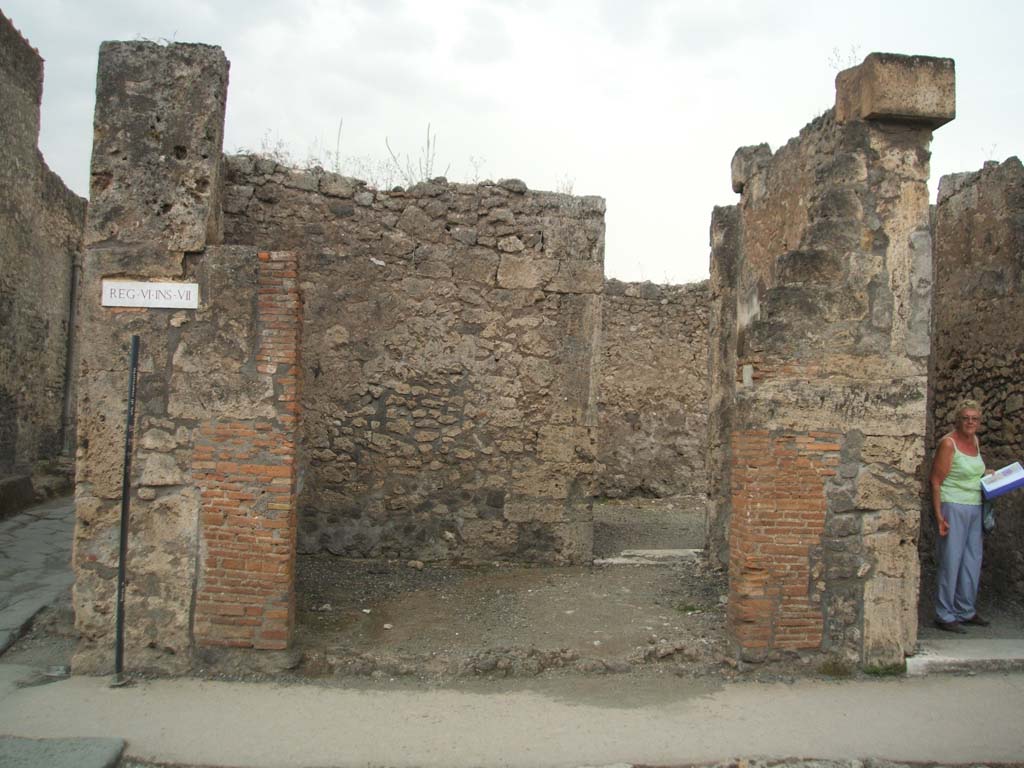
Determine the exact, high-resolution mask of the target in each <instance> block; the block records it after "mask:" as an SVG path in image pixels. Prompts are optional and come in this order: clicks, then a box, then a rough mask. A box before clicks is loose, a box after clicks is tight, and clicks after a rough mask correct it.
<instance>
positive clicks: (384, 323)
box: [225, 156, 604, 562]
mask: <svg viewBox="0 0 1024 768" xmlns="http://www.w3.org/2000/svg"><path fill="white" fill-rule="evenodd" d="M225 194H226V202H225V228H226V229H225V237H226V240H227V241H228V242H234V243H246V244H255V243H261V244H264V245H265V246H268V247H274V248H281V249H294V250H297V251H298V252H299V253H300V254H301V263H302V273H303V283H302V290H303V293H304V301H305V326H304V327H305V331H304V336H303V360H304V372H305V390H304V392H305V395H304V410H305V431H304V434H303V444H304V446H305V449H306V453H307V472H306V476H305V480H304V489H303V493H302V496H301V501H300V510H301V512H300V518H301V519H300V537H299V548H300V551H301V552H316V551H320V550H324V549H326V550H328V551H330V552H333V553H336V554H342V555H349V556H370V557H401V558H417V559H423V560H438V559H462V560H470V561H473V560H495V559H516V560H528V561H529V560H533V561H548V562H581V561H586V560H588V559H589V558H590V555H591V549H592V526H591V512H590V509H589V507H588V505H587V503H586V500H587V498H588V497H589V495H590V491H591V485H592V482H593V472H594V460H595V455H594V453H595V432H596V402H595V400H596V393H595V387H594V366H595V349H596V344H597V336H598V333H599V331H600V322H601V319H600V307H601V304H600V301H601V296H600V294H601V291H602V288H603V279H604V278H603V257H604V202H603V200H601V199H599V198H573V197H569V196H566V195H558V194H549V193H539V192H531V191H528V190H527V189H526V187H525V185H524V184H522V182H517V181H508V182H502V183H499V184H481V185H475V186H468V185H460V184H448V183H447V182H444V181H443V180H438V181H436V182H431V183H425V184H420V185H417V186H415V187H413V188H412V189H410V190H408V191H401V190H395V191H392V192H375V191H372V190H369V189H367V188H366V187H365V186H364V185H362V183H361V182H356V181H354V180H352V179H346V178H343V177H339V176H335V175H333V174H327V173H323V172H318V171H317V172H302V171H292V170H288V169H286V168H283V167H281V166H277V165H275V164H274V163H273V162H270V161H266V160H258V159H255V158H252V157H246V156H240V157H233V158H228V159H227V188H226V192H225Z"/></svg>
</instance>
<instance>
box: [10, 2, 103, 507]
mask: <svg viewBox="0 0 1024 768" xmlns="http://www.w3.org/2000/svg"><path fill="white" fill-rule="evenodd" d="M42 88H43V62H42V59H40V57H39V54H38V53H36V51H35V50H34V49H33V48H32V47H31V46H30V45H29V44H28V43H27V42H26V41H25V40H24V39H23V38H22V37H21V35H20V34H19V33H18V31H17V30H16V29H15V28H14V27H13V26H12V25H11V23H10V21H8V19H7V18H6V17H4V16H3V14H2V13H0V104H3V109H0V136H2V137H3V141H2V142H0V480H2V479H3V477H4V475H8V474H12V473H27V472H28V471H30V470H31V467H32V465H33V464H34V463H35V462H37V461H39V460H41V459H49V458H53V457H56V456H58V455H59V454H60V453H61V451H62V449H63V426H62V421H63V416H64V395H65V381H66V378H67V377H66V375H65V367H66V365H67V348H68V337H69V333H70V332H71V328H70V327H69V326H70V323H69V317H70V302H71V282H72V275H73V265H74V262H75V259H76V258H78V255H79V253H80V251H81V245H82V228H83V226H84V224H85V200H83V199H82V198H80V197H78V196H77V195H75V194H74V193H72V192H71V191H69V190H68V189H67V187H65V186H64V183H63V182H62V181H61V180H60V178H59V177H58V176H57V175H56V174H54V173H53V172H52V171H51V170H50V169H49V168H47V167H46V163H45V162H44V161H43V157H42V155H41V154H40V153H39V150H38V149H37V148H36V147H37V141H38V138H39V103H40V99H41V97H42ZM3 487H4V486H3V485H2V484H0V514H2V513H3V511H4V508H5V506H6V504H5V498H4V496H5V493H4V490H3Z"/></svg>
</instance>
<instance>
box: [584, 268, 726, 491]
mask: <svg viewBox="0 0 1024 768" xmlns="http://www.w3.org/2000/svg"><path fill="white" fill-rule="evenodd" d="M601 316H602V323H601V346H600V355H601V356H600V380H599V389H598V392H599V394H598V412H599V414H600V430H599V437H598V458H599V460H600V462H601V465H602V466H601V474H600V477H599V479H598V483H597V486H598V491H599V493H601V494H602V495H604V496H609V497H613V498H620V497H625V496H634V495H642V496H657V497H663V496H673V495H686V496H694V497H699V498H700V499H701V501H703V497H704V495H705V493H706V490H707V472H706V469H705V466H704V464H705V446H706V439H707V345H708V334H707V328H708V284H707V283H706V282H702V283H694V284H691V285H666V286H658V285H654V284H652V283H623V282H619V281H618V280H609V281H607V282H606V283H605V291H604V300H603V306H602V309H601Z"/></svg>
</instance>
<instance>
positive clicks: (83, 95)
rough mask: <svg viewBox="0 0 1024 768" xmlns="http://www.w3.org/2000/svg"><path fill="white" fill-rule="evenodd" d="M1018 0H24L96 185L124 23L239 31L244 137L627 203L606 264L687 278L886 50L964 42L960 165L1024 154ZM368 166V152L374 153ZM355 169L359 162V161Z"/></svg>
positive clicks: (182, 36)
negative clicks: (844, 87)
mask: <svg viewBox="0 0 1024 768" xmlns="http://www.w3.org/2000/svg"><path fill="white" fill-rule="evenodd" d="M1022 9H1024V4H1022V3H1018V2H1010V1H1009V0H1007V1H1006V2H980V1H979V0H972V2H965V0H957V2H940V1H937V0H930V1H929V2H899V1H898V0H888V2H885V1H877V0H857V1H856V2H845V3H841V4H840V3H831V2H824V1H819V2H774V3H770V2H753V0H748V1H747V2H739V1H734V2H730V1H729V0H716V1H714V2H705V1H704V0H688V1H686V2H683V1H682V0H591V1H590V2H587V1H586V0H478V1H477V2H472V1H470V0H464V1H463V0H458V1H457V0H450V1H449V0H429V1H428V0H419V1H415V0H333V1H327V0H324V1H323V2H314V1H308V2H307V1H303V2H288V0H244V2H243V1H235V0H230V1H226V2H185V1H183V0H158V1H157V2H151V1H150V0H141V1H138V2H111V1H110V0H78V1H77V2H67V1H64V0H4V3H3V11H4V13H5V14H6V15H7V16H8V17H10V18H11V19H12V21H13V22H14V24H15V26H16V27H18V29H20V30H21V32H22V34H24V35H25V36H26V37H27V38H28V39H29V41H30V42H31V43H32V44H33V45H34V46H35V47H36V48H38V49H39V51H40V53H41V54H42V56H43V58H44V59H45V61H46V70H45V72H46V81H45V86H44V95H43V116H42V134H41V137H40V145H41V148H42V151H43V153H44V155H45V157H46V159H47V162H48V163H49V164H50V167H51V168H53V169H54V170H55V171H57V173H59V174H60V175H61V176H62V177H63V178H64V180H65V182H67V183H68V185H69V186H71V187H72V188H73V189H74V190H75V191H76V192H78V193H79V194H82V195H86V194H87V191H88V167H89V152H90V149H91V143H92V111H93V94H94V90H95V75H96V54H97V50H98V48H99V44H100V42H101V41H103V40H131V39H136V38H146V39H151V40H157V41H163V40H169V41H174V42H203V43H210V44H215V45H219V46H221V47H222V48H223V49H224V50H225V52H226V54H227V57H228V59H229V60H230V62H231V82H230V86H229V90H228V108H227V126H226V138H225V151H228V152H231V151H236V150H239V149H259V148H260V147H261V146H266V145H267V144H268V143H269V144H270V145H276V144H283V145H284V146H287V147H288V148H289V150H290V151H291V153H292V155H293V156H294V157H295V158H296V159H297V160H299V161H300V162H302V161H305V159H306V157H307V156H308V155H309V153H310V151H311V150H312V152H313V153H314V154H317V153H319V154H321V155H323V150H324V149H326V150H328V151H330V152H333V150H334V147H335V141H336V134H337V127H338V123H339V120H343V121H344V128H343V131H342V136H341V152H340V154H341V156H342V157H343V158H347V160H346V163H347V167H348V169H349V170H352V169H356V170H358V169H359V168H360V167H362V168H365V167H366V165H367V163H369V162H371V161H383V160H384V159H386V158H387V156H388V154H387V149H386V148H385V144H384V140H385V138H388V139H389V141H390V144H391V146H392V148H393V149H394V150H395V151H396V152H397V153H398V154H399V155H400V156H402V155H409V156H411V157H412V158H413V159H415V158H416V157H417V155H418V154H419V153H420V151H421V148H422V147H423V144H424V141H425V134H426V129H427V125H428V124H430V125H431V126H432V129H433V130H434V132H435V133H436V136H437V145H436V146H437V161H436V165H435V173H436V174H438V175H439V174H441V173H442V172H444V171H445V170H446V169H447V175H448V177H449V178H450V179H451V180H455V181H466V180H473V179H474V178H479V179H485V178H491V179H498V178H508V177H516V178H521V179H523V180H524V181H525V182H526V183H527V184H528V185H529V186H530V187H531V188H533V189H563V190H564V188H565V187H566V185H567V184H570V183H571V185H572V190H573V191H574V193H575V194H586V195H601V196H602V197H604V198H605V199H606V200H607V201H608V213H607V239H606V258H605V263H606V272H607V274H608V275H609V276H611V277H618V278H620V279H624V280H653V281H655V282H688V281H691V280H701V279H704V278H705V277H706V276H707V272H708V225H709V222H710V215H711V208H712V206H714V205H728V204H731V203H734V202H735V201H736V199H737V196H736V195H734V194H733V192H732V190H731V188H730V183H729V162H730V160H731V158H732V155H733V152H734V151H735V150H736V148H737V147H739V146H743V145H747V144H758V143H761V142H768V143H769V144H770V145H771V147H772V149H773V150H774V149H777V148H778V147H779V146H780V145H781V144H784V143H785V142H786V141H787V140H788V139H789V138H791V137H792V136H795V135H796V134H797V133H798V131H799V130H800V128H801V127H802V126H803V125H805V124H806V123H807V122H809V121H810V120H811V119H812V118H814V117H815V116H816V115H818V114H820V113H821V112H823V111H825V110H826V109H828V108H829V107H831V106H832V104H833V103H834V98H835V95H834V94H835V90H834V88H835V87H834V78H835V74H836V71H837V69H839V68H842V67H845V66H849V65H850V64H851V63H854V61H855V60H856V61H857V62H859V61H860V60H861V59H862V58H863V57H864V56H865V55H866V54H867V53H869V52H871V51H891V52H897V53H914V54H925V55H933V56H950V57H953V58H955V59H956V69H957V115H958V117H957V119H956V121H954V122H953V123H950V124H948V125H946V126H944V127H943V128H940V129H939V130H938V131H937V132H936V134H935V140H934V142H933V144H932V151H933V158H932V179H933V182H932V190H933V193H934V189H935V187H936V186H937V179H938V178H939V176H941V175H944V174H946V173H952V172H956V171H965V170H975V169H977V168H978V167H980V166H981V164H982V163H983V162H984V161H986V160H1003V159H1005V158H1006V157H1008V156H1010V155H1014V154H1019V153H1020V152H1021V151H1022V147H1021V144H1022V141H1021V137H1022V135H1024V131H1022V126H1024V65H1022V64H1021V57H1020V47H1021V44H1020V32H1021V29H1022V28H1024V10H1022ZM360 162H361V163H362V166H360ZM344 167H346V166H343V168H344Z"/></svg>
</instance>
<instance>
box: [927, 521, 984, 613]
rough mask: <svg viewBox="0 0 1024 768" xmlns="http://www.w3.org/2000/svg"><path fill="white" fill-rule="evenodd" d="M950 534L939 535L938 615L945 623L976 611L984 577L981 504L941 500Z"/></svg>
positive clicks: (936, 607) (936, 595) (936, 606)
mask: <svg viewBox="0 0 1024 768" xmlns="http://www.w3.org/2000/svg"><path fill="white" fill-rule="evenodd" d="M942 516H943V517H944V518H946V520H947V521H948V522H949V533H948V534H946V535H945V536H939V547H938V550H939V551H938V561H939V574H938V585H937V586H938V589H936V591H935V617H936V618H937V619H938V620H939V621H942V622H946V623H949V622H953V621H964V620H965V619H969V618H971V617H972V616H974V614H975V613H976V611H975V607H974V604H975V601H976V600H977V598H978V580H979V579H980V578H981V505H980V504H953V503H952V502H947V501H944V502H942Z"/></svg>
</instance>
